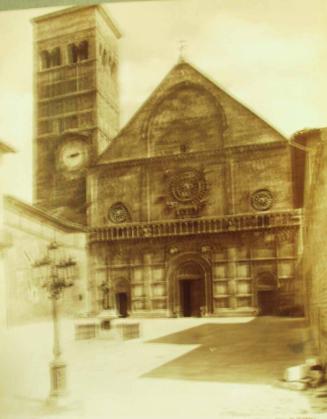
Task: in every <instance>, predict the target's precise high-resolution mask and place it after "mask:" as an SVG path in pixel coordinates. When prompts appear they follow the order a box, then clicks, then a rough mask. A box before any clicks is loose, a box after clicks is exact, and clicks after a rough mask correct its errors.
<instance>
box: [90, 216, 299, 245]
mask: <svg viewBox="0 0 327 419" xmlns="http://www.w3.org/2000/svg"><path fill="white" fill-rule="evenodd" d="M300 223H301V217H300V213H299V211H297V210H286V211H279V212H268V213H265V214H240V215H230V216H222V217H212V218H201V219H194V218H189V219H185V220H184V219H183V220H172V221H158V222H149V223H125V224H124V225H121V226H110V227H101V228H93V229H91V230H90V232H89V241H90V242H98V241H116V240H133V239H144V238H157V237H176V236H187V235H199V234H208V233H230V232H237V233H238V234H240V233H241V232H246V231H257V232H258V233H262V234H263V233H264V231H268V230H271V229H280V228H285V227H287V229H289V230H290V231H292V230H293V229H294V227H298V226H300ZM277 231H278V230H277Z"/></svg>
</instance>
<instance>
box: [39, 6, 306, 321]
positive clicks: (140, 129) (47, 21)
mask: <svg viewBox="0 0 327 419" xmlns="http://www.w3.org/2000/svg"><path fill="white" fill-rule="evenodd" d="M67 22H69V25H68V24H67ZM34 33H35V77H34V80H35V92H36V106H35V125H36V128H35V141H34V146H35V147H34V150H35V153H34V155H35V166H36V170H35V205H37V206H39V207H40V208H42V209H43V210H45V211H48V212H49V213H50V214H52V215H55V216H56V217H63V218H65V219H68V220H71V221H77V222H79V223H80V224H83V225H84V226H86V228H87V231H88V259H89V260H88V266H89V274H88V292H89V298H90V301H91V307H92V311H93V312H95V313H96V312H100V311H102V310H103V309H112V310H116V311H117V312H118V313H119V314H120V315H121V316H127V315H131V316H157V317H176V316H186V317H187V316H239V315H254V314H270V315H272V314H287V313H290V312H292V311H294V310H296V309H298V310H299V309H300V307H301V306H302V304H303V290H302V288H303V287H302V277H301V263H300V261H301V246H302V245H301V219H302V212H301V208H300V203H299V198H298V195H299V191H298V189H297V182H296V171H295V168H294V158H293V152H292V149H291V147H290V146H289V143H288V141H287V140H286V138H284V137H283V136H282V135H281V134H280V133H278V132H277V131H276V130H275V129H274V128H272V127H271V126H270V125H269V124H267V123H266V122H265V121H263V120H262V119H261V118H259V117H258V116H256V115H255V114H254V113H253V112H252V111H250V110H249V109H247V108H246V107H245V106H244V105H242V104H241V103H239V102H238V101H237V100H235V99H234V98H233V97H231V96H230V95H229V94H228V93H226V92H225V91H224V90H223V89H221V88H220V87H219V86H217V85H216V84H215V83H214V82H213V81H211V80H210V79H209V78H208V77H206V76H205V75H203V74H202V73H201V72H200V71H198V70H197V69H196V68H195V67H194V66H192V65H191V64H189V63H187V62H185V61H184V60H181V61H180V62H179V63H177V65H176V66H175V67H174V68H173V69H172V70H171V71H170V72H169V73H168V75H167V76H166V77H165V79H164V80H163V81H162V82H161V83H160V84H159V86H158V87H157V88H156V89H155V91H154V92H153V94H152V95H151V96H150V97H149V98H148V100H147V101H146V102H145V103H144V104H143V105H142V106H141V108H140V110H139V111H138V112H137V113H136V114H135V115H134V116H133V118H132V119H131V120H130V121H129V123H128V124H127V125H126V126H125V127H124V128H123V129H121V130H120V131H119V130H118V127H119V106H118V102H119V101H118V93H119V88H118V81H117V74H118V68H119V60H118V52H117V43H118V39H119V37H120V32H119V30H118V29H117V27H116V25H115V24H114V23H113V21H112V19H111V18H110V17H109V15H108V14H107V13H106V11H105V10H104V9H103V8H102V7H101V6H86V7H79V8H70V9H66V10H64V11H60V12H56V13H52V14H49V15H45V16H41V17H40V18H37V19H35V20H34Z"/></svg>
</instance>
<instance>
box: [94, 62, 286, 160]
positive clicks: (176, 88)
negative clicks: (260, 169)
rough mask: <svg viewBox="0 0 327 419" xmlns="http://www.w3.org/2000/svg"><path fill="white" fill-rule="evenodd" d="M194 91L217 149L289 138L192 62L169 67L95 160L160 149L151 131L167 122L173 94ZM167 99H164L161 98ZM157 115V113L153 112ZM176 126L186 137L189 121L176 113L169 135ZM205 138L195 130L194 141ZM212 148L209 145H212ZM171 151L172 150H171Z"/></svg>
mask: <svg viewBox="0 0 327 419" xmlns="http://www.w3.org/2000/svg"><path fill="white" fill-rule="evenodd" d="M182 89H184V92H182ZM192 89H194V91H195V95H194V96H193V98H194V100H195V101H198V103H196V104H195V105H194V104H193V107H194V106H195V108H194V109H195V111H196V110H197V108H196V106H198V107H199V114H201V112H202V115H203V116H204V117H205V116H206V112H207V113H208V115H209V116H211V120H210V118H209V119H208V127H209V125H210V127H209V128H210V130H211V131H210V135H211V134H212V136H213V138H216V137H217V138H218V136H219V135H218V134H217V133H216V134H215V132H214V130H216V132H218V131H219V130H220V131H221V137H222V138H221V141H220V143H219V144H218V139H217V142H216V145H215V146H216V148H218V147H234V146H241V145H242V146H246V145H254V144H262V143H268V142H280V141H287V140H286V138H285V137H283V136H282V135H281V134H280V133H279V132H278V131H277V130H275V129H274V128H273V127H271V126H270V125H269V124H268V123H267V122H265V121H264V120H263V119H261V118H260V117H259V116H257V115H256V114H255V113H254V112H252V111H251V110H250V109H248V108H247V107H245V106H244V105H242V104H241V103H240V102H238V101H237V100H236V99H234V98H233V97H232V96H230V95H229V94H228V93H226V92H225V91H224V90H223V89H221V88H220V87H219V86H217V85H216V84H215V83H214V82H213V81H211V80H210V79H209V78H208V77H206V76H204V75H203V74H202V73H201V72H200V71H198V70H197V69H196V68H194V67H193V66H192V65H190V64H189V63H186V62H181V63H179V64H177V65H176V66H175V67H173V68H172V70H171V71H170V72H169V73H168V74H167V76H166V77H165V78H164V79H163V81H162V82H161V83H160V84H159V86H158V87H157V88H156V89H155V90H154V92H153V93H152V94H151V95H150V97H149V98H148V99H147V100H146V101H145V102H144V104H143V105H142V106H141V107H140V109H139V110H138V111H137V112H136V113H135V114H134V116H133V117H132V118H131V120H130V121H129V122H128V123H127V124H126V126H125V127H124V128H123V129H122V130H121V131H120V133H119V134H118V135H117V137H115V138H114V139H113V140H112V142H111V144H110V145H109V147H108V148H107V149H106V150H105V151H104V152H103V153H102V155H101V156H100V157H99V159H98V164H106V163H111V162H117V161H124V160H134V159H144V158H147V157H153V156H154V155H156V153H159V154H160V153H162V150H161V148H160V141H158V142H157V143H156V148H155V149H154V147H153V145H152V144H151V141H152V139H151V138H148V137H149V135H150V136H153V135H155V134H153V132H154V131H155V130H157V131H158V130H160V129H161V127H159V128H160V129H159V128H158V124H160V123H161V125H162V126H165V117H166V115H167V114H168V113H169V112H170V113H173V112H174V111H173V108H174V106H175V105H176V104H175V103H174V98H176V97H177V95H178V94H180V96H181V95H182V94H184V96H185V100H189V99H190V98H188V97H187V95H190V94H189V93H188V92H190V91H191V90H192ZM177 92H182V93H177ZM201 95H202V96H203V99H202V98H201ZM191 99H192V98H191ZM165 100H166V103H165V102H164V101H165ZM210 101H212V103H214V104H215V105H212V109H216V111H217V115H215V114H214V113H213V112H214V111H213V110H212V109H211V108H210V106H211V105H210ZM205 106H207V107H208V111H207V109H206V108H204V107H205ZM213 106H214V107H213ZM186 108H188V107H186ZM158 114H159V116H157V115H158ZM196 114H197V112H193V114H192V113H191V114H190V116H189V115H188V118H186V119H188V120H191V119H192V118H196ZM155 118H157V120H155V123H152V121H153V120H154V119H155ZM216 122H217V123H216ZM151 124H152V125H155V128H153V129H152V128H151ZM213 124H216V126H215V127H213V126H212V125H213ZM166 128H167V127H165V129H166ZM209 128H208V129H209ZM151 129H152V131H151ZM178 130H179V131H181V133H183V131H184V133H185V136H188V137H190V136H192V133H193V131H194V130H193V129H192V127H191V128H190V129H189V131H188V128H187V125H185V124H184V125H183V124H182V125H181V123H180V121H179V120H178V118H177V117H176V118H175V120H174V126H173V128H172V131H173V134H174V133H175V132H177V131H178ZM149 132H150V134H149ZM208 132H209V131H208ZM158 135H159V134H158ZM181 135H182V134H181ZM215 136H216V137H215ZM206 137H207V133H203V135H202V137H201V132H200V131H199V132H198V136H194V141H198V142H205V138H206ZM165 141H166V142H169V141H172V142H173V141H174V140H171V139H170V134H169V130H168V128H167V130H166V134H165ZM215 141H216V140H215ZM210 146H211V147H212V143H211V144H210ZM186 151H187V150H186ZM201 151H202V149H201ZM172 154H176V152H175V151H174V149H173V148H172Z"/></svg>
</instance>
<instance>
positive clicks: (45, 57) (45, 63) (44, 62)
mask: <svg viewBox="0 0 327 419" xmlns="http://www.w3.org/2000/svg"><path fill="white" fill-rule="evenodd" d="M40 55H41V68H42V70H44V69H46V68H49V67H50V66H51V57H50V53H49V51H42V52H41V54H40Z"/></svg>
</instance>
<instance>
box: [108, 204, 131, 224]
mask: <svg viewBox="0 0 327 419" xmlns="http://www.w3.org/2000/svg"><path fill="white" fill-rule="evenodd" d="M109 218H110V220H111V221H112V222H113V223H125V222H126V221H128V219H129V213H128V210H127V208H126V207H125V205H124V204H121V203H117V204H114V205H112V207H111V208H110V209H109Z"/></svg>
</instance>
